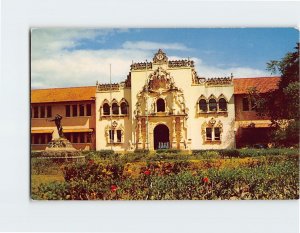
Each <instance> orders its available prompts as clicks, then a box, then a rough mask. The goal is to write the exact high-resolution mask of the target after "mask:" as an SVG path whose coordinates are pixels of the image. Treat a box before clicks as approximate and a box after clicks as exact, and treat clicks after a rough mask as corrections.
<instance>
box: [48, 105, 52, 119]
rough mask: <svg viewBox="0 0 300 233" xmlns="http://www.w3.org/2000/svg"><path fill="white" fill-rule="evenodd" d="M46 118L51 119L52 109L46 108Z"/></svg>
mask: <svg viewBox="0 0 300 233" xmlns="http://www.w3.org/2000/svg"><path fill="white" fill-rule="evenodd" d="M47 117H52V107H51V106H47Z"/></svg>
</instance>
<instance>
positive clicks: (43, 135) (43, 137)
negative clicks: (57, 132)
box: [41, 134, 46, 144]
mask: <svg viewBox="0 0 300 233" xmlns="http://www.w3.org/2000/svg"><path fill="white" fill-rule="evenodd" d="M45 136H46V135H45V134H41V144H45V142H46V140H45Z"/></svg>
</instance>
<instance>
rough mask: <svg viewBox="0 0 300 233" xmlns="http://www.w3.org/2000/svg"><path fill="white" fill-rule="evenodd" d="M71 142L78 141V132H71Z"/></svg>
mask: <svg viewBox="0 0 300 233" xmlns="http://www.w3.org/2000/svg"><path fill="white" fill-rule="evenodd" d="M73 143H78V133H74V134H73Z"/></svg>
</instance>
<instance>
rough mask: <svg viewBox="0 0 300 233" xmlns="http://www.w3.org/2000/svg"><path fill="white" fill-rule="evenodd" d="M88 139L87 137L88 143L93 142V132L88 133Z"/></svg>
mask: <svg viewBox="0 0 300 233" xmlns="http://www.w3.org/2000/svg"><path fill="white" fill-rule="evenodd" d="M86 139H87V141H86V142H87V143H91V142H92V133H88V134H87V136H86Z"/></svg>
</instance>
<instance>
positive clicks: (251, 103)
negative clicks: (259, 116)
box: [250, 99, 255, 111]
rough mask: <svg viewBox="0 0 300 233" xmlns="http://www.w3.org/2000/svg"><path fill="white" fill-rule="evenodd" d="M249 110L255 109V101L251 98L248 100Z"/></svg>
mask: <svg viewBox="0 0 300 233" xmlns="http://www.w3.org/2000/svg"><path fill="white" fill-rule="evenodd" d="M250 105H251V110H252V111H255V102H254V100H253V99H251V100H250Z"/></svg>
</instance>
